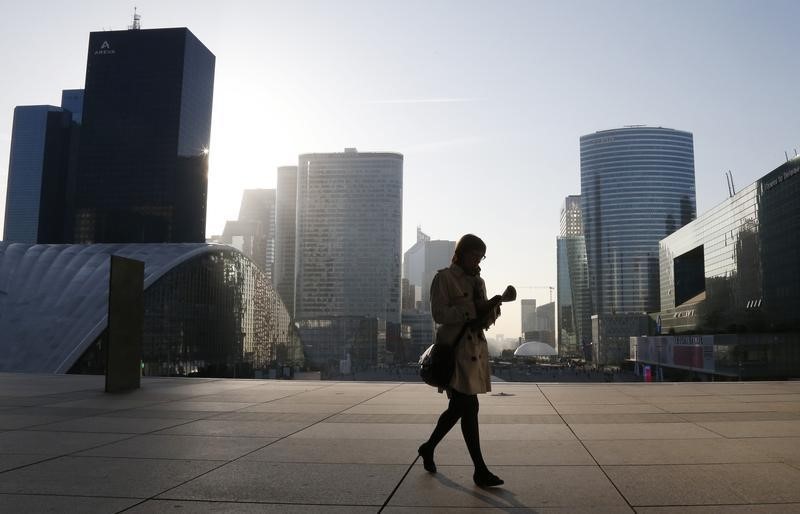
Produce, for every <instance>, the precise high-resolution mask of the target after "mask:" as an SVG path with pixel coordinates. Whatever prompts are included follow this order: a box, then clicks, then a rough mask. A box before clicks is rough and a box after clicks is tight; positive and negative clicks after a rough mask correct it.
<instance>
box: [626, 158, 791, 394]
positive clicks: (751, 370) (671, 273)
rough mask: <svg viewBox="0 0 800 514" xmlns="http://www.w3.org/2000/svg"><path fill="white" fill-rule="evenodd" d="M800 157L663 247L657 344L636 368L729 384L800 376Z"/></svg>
mask: <svg viewBox="0 0 800 514" xmlns="http://www.w3.org/2000/svg"><path fill="white" fill-rule="evenodd" d="M798 232H800V157H794V158H792V159H787V161H786V162H784V163H782V164H781V165H780V166H778V167H777V168H775V169H773V170H772V171H770V172H769V173H767V174H766V175H764V176H762V177H761V178H759V179H758V180H757V181H755V182H754V183H752V184H750V185H748V186H746V187H743V188H742V189H741V190H740V191H739V192H737V193H735V194H733V195H732V196H731V197H730V198H727V199H725V201H723V202H722V203H720V204H719V205H716V206H714V207H712V208H711V209H709V210H708V211H707V212H705V213H703V214H701V215H700V216H698V217H697V219H696V220H694V221H693V222H692V223H690V224H689V225H688V226H686V227H684V228H682V229H680V230H677V231H675V232H674V233H673V234H671V235H670V236H668V237H666V238H664V239H662V240H661V242H660V258H659V263H660V269H661V309H660V312H659V314H658V315H657V316H656V319H657V320H658V321H657V327H656V330H655V332H656V335H655V336H653V335H651V336H649V337H639V338H637V339H636V340H631V341H630V342H629V345H630V351H631V358H632V360H635V361H639V362H640V363H642V364H649V365H653V366H658V367H662V366H666V367H667V368H671V369H670V370H669V371H670V372H671V373H670V374H672V372H676V371H677V372H679V373H681V374H683V376H686V375H689V373H687V372H691V373H698V374H701V375H704V376H705V378H708V375H721V376H724V377H727V378H728V379H731V378H733V379H739V380H742V379H746V380H747V379H775V378H788V377H797V376H798V375H800V267H799V266H798V262H800V241H798V239H797V237H796V234H797V233H798Z"/></svg>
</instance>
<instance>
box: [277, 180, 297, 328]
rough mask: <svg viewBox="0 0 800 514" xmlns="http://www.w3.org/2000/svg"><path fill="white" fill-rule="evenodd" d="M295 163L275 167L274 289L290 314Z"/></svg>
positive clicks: (292, 271)
mask: <svg viewBox="0 0 800 514" xmlns="http://www.w3.org/2000/svg"><path fill="white" fill-rule="evenodd" d="M296 221H297V166H281V167H279V168H278V185H277V189H276V191H275V267H274V274H273V282H274V283H275V290H276V291H277V292H278V295H279V296H280V297H281V300H283V303H284V304H285V305H286V310H287V311H289V315H291V316H292V317H294V255H295V231H296V229H297V223H296Z"/></svg>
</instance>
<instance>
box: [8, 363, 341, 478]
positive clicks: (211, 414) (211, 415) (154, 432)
mask: <svg viewBox="0 0 800 514" xmlns="http://www.w3.org/2000/svg"><path fill="white" fill-rule="evenodd" d="M222 380H223V379H214V380H208V381H206V382H205V383H213V382H218V381H222ZM334 385H336V383H332V384H330V385H325V386H322V387H316V388H314V389H312V390H314V391H317V390H320V389H325V388H328V387H333V386H334ZM259 386H263V384H254V385H252V386H250V387H243V388H241V389H250V388H252V387H259ZM84 391H87V392H97V389H85V390H83V389H82V390H81V392H84ZM73 392H74V391H73ZM306 392H308V391H298V392H296V393H291V394H287V395H286V396H281V397H280V398H273V399H271V400H267V401H265V402H261V403H257V404H256V405H263V404H267V403H271V402H275V401H278V400H283V399H286V398H291V397H293V396H297V395H301V394H303V393H306ZM68 394H72V392H70V393H68ZM48 396H49V395H48ZM204 396H211V395H206V394H204V395H199V396H191V397H190V398H202V397H204ZM174 401H179V400H164V401H161V402H154V403H153V405H160V404H166V403H171V402H174ZM184 401H185V399H184ZM29 407H42V405H31V406H26V407H24V408H29ZM246 408H248V407H241V408H240V409H235V410H232V411H228V412H217V411H209V414H208V416H204V417H201V418H197V419H187V420H178V419H176V420H175V421H180V423H176V424H175V425H171V426H170V427H167V428H169V429H172V428H177V427H180V426H183V425H188V424H190V423H194V422H195V421H208V420H212V419H213V418H215V417H216V416H221V415H223V414H230V413H231V412H239V411H240V410H242V409H246ZM130 410H147V409H141V407H129V408H126V409H117V410H113V411H111V412H113V413H120V412H125V411H130ZM198 412H202V411H198ZM104 414H109V412H103V413H98V414H93V415H91V416H75V417H71V416H65V418H66V419H85V418H93V417H102V416H103V415H104ZM337 414H338V413H337ZM61 421H64V420H60V421H48V422H46V423H38V424H35V425H30V426H26V427H23V428H15V429H9V430H3V431H0V433H3V432H24V431H27V430H28V429H31V428H35V427H44V426H46V425H52V424H54V423H60V422H61ZM306 428H308V427H306ZM163 430H166V428H159V429H156V430H151V431H150V432H140V433H136V434H129V435H130V437H123V438H122V439H117V440H114V441H110V442H107V443H102V444H98V445H97V446H91V447H89V448H83V449H81V450H76V451H74V452H68V453H64V454H61V455H55V456H52V457H46V458H44V459H42V460H39V461H36V462H31V463H29V464H22V465H20V466H16V467H13V468H10V469H4V470H2V471H0V475H2V474H3V473H8V472H11V471H17V470H20V469H23V468H27V467H30V466H36V465H39V464H43V463H45V462H50V461H53V460H56V459H60V458H62V457H80V458H84V457H86V458H91V457H92V456H88V455H76V454H78V453H81V452H86V451H90V450H96V449H98V448H102V447H103V446H109V445H112V444H116V443H120V442H122V441H128V440H130V439H134V438H136V437H139V436H143V435H158V432H161V431H163ZM303 430H304V429H303ZM41 431H42V432H45V431H44V430H41ZM75 433H98V434H100V433H114V432H75ZM122 433H124V432H122ZM290 435H291V434H290ZM287 437H288V436H287ZM274 442H277V440H276V441H273V443H274ZM270 444H272V443H270ZM266 446H269V445H266ZM266 446H265V447H266ZM260 449H261V448H257V450H260ZM26 455H27V454H26ZM242 456H244V455H242ZM152 460H164V459H152ZM167 460H204V459H167ZM215 469H216V468H215Z"/></svg>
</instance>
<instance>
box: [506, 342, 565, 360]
mask: <svg viewBox="0 0 800 514" xmlns="http://www.w3.org/2000/svg"><path fill="white" fill-rule="evenodd" d="M556 353H557V352H556V349H555V348H553V347H552V346H550V345H549V344H547V343H540V342H538V341H532V342H529V343H523V344H521V345H520V346H519V348H517V349H516V350H514V357H537V356H539V355H556Z"/></svg>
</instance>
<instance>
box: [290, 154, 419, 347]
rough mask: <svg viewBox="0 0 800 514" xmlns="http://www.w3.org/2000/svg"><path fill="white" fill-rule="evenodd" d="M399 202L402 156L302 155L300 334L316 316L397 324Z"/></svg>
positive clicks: (298, 277)
mask: <svg viewBox="0 0 800 514" xmlns="http://www.w3.org/2000/svg"><path fill="white" fill-rule="evenodd" d="M402 208H403V156H402V155H400V154H396V153H359V152H357V151H356V150H355V149H347V150H345V152H344V153H328V154H304V155H301V156H300V157H299V163H298V179H297V232H296V245H295V248H296V254H295V301H294V304H295V309H294V314H295V317H296V319H297V320H298V321H299V322H300V323H301V325H300V326H301V337H303V338H305V336H304V335H303V334H302V327H304V326H308V327H312V326H314V323H313V321H314V320H329V319H331V318H334V320H333V321H332V323H334V324H336V323H337V322H336V321H335V318H343V319H344V318H347V319H352V318H361V317H364V318H374V319H381V320H385V321H387V322H390V323H400V260H401V255H402V253H401V243H402V241H401V237H402V234H401V229H402ZM307 322H308V323H307ZM342 333H343V332H342ZM309 340H310V339H309ZM335 344H339V345H340V346H341V347H344V345H346V344H348V343H347V341H345V340H341V341H338V342H335ZM310 355H311V356H312V358H313V357H314V356H316V349H311V350H310ZM343 357H344V356H343V355H342V357H341V358H343Z"/></svg>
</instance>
